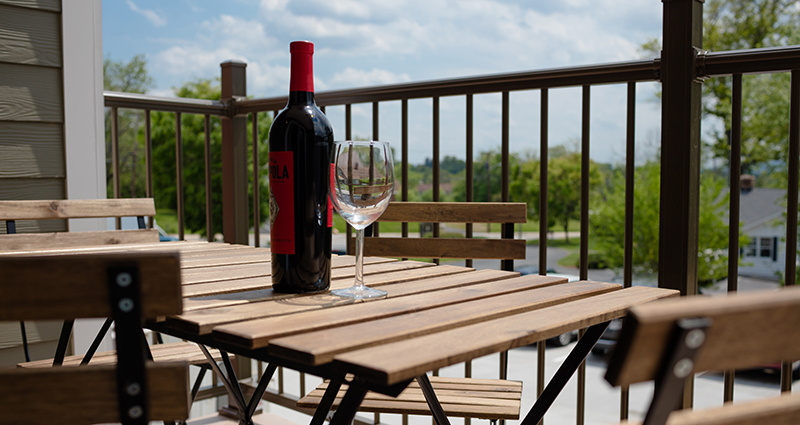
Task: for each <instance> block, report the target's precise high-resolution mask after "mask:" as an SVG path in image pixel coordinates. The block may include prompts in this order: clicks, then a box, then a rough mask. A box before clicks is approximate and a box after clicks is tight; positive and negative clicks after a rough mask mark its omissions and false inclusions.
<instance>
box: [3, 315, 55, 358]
mask: <svg viewBox="0 0 800 425" xmlns="http://www.w3.org/2000/svg"><path fill="white" fill-rule="evenodd" d="M62 323H63V322H60V321H46V322H25V333H26V334H27V338H28V347H29V349H28V351H29V352H30V355H31V360H43V359H48V358H52V357H53V354H55V352H56V346H57V345H58V336H59V335H60V334H61V325H62ZM24 361H25V353H24V351H23V350H22V332H21V331H20V326H19V322H0V367H2V366H13V365H16V364H17V363H21V362H24Z"/></svg>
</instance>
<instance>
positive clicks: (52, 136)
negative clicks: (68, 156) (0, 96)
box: [0, 121, 65, 179]
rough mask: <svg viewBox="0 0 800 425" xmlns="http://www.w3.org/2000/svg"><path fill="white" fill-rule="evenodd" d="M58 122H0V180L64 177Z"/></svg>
mask: <svg viewBox="0 0 800 425" xmlns="http://www.w3.org/2000/svg"><path fill="white" fill-rule="evenodd" d="M63 133H64V132H63V126H62V125H61V124H58V123H36V122H15V121H0V158H2V160H0V178H41V177H46V178H62V179H63V178H64V177H65V170H64V160H63V158H64V135H63Z"/></svg>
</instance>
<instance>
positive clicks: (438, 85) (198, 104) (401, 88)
mask: <svg viewBox="0 0 800 425" xmlns="http://www.w3.org/2000/svg"><path fill="white" fill-rule="evenodd" d="M698 62H699V63H698V65H700V66H701V67H702V69H703V70H704V76H708V77H715V76H725V75H732V74H750V73H768V72H787V71H791V70H792V69H800V46H786V47H771V48H762V49H748V50H733V51H726V52H710V53H707V54H705V55H701V56H700V57H699V58H698ZM660 68H661V63H660V59H658V58H656V59H649V60H637V61H629V62H616V63H608V64H600V65H587V66H577V67H569V68H553V69H545V70H538V71H526V72H514V73H505V74H494V75H485V76H478V77H465V78H453V79H447V80H433V81H423V82H418V83H403V84H391V85H381V86H372V87H362V88H355V89H345V90H332V91H325V92H319V93H317V95H316V100H317V103H318V104H319V105H320V106H326V105H343V104H349V103H366V102H376V101H392V100H403V99H420V98H430V97H435V96H458V95H465V94H481V93H497V92H503V91H515V90H531V89H541V88H546V87H547V88H557V87H575V86H582V85H596V84H617V83H627V82H636V81H658V79H659V70H660ZM104 97H105V106H107V107H118V108H131V109H149V110H156V111H168V112H184V113H193V114H211V115H224V114H226V112H227V110H226V105H225V104H224V103H223V102H220V101H216V100H204V99H187V98H168V97H157V96H148V95H142V94H134V93H120V92H110V91H107V92H104ZM286 101H287V97H286V96H278V97H269V98H261V99H244V100H240V101H237V102H235V103H234V106H233V107H234V109H235V112H236V114H247V113H252V112H264V111H275V110H279V109H282V108H283V107H284V106H285V105H286Z"/></svg>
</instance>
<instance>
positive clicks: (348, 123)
mask: <svg viewBox="0 0 800 425" xmlns="http://www.w3.org/2000/svg"><path fill="white" fill-rule="evenodd" d="M352 137H353V113H352V106H351V105H350V104H349V103H348V104H347V105H344V138H345V140H353V139H352ZM345 227H346V228H347V231H346V232H345V241H346V242H345V251H346V252H347V254H350V255H354V253H353V252H351V251H350V239H352V238H353V228H352V227H350V225H349V224H345Z"/></svg>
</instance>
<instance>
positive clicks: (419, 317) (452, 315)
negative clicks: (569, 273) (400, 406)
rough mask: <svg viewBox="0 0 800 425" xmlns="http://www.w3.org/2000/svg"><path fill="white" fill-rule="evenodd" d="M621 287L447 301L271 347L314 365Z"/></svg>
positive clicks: (590, 285) (574, 286) (577, 285)
mask: <svg viewBox="0 0 800 425" xmlns="http://www.w3.org/2000/svg"><path fill="white" fill-rule="evenodd" d="M619 289H622V286H621V285H619V284H612V283H600V282H585V281H584V282H573V283H569V284H563V285H554V286H549V287H545V288H542V287H536V286H535V287H533V288H532V289H531V290H525V291H520V292H513V293H510V294H504V295H498V296H495V297H489V298H481V299H478V300H472V301H469V302H464V303H458V304H452V305H447V306H444V307H439V308H433V309H429V310H423V311H419V312H415V313H411V314H403V315H400V316H392V317H387V318H385V319H381V320H373V321H369V322H362V323H356V324H353V325H350V326H343V327H337V328H334V329H326V330H323V331H318V332H309V333H303V334H298V335H293V336H290V337H285V338H278V339H275V340H272V341H270V342H269V353H270V354H273V355H276V356H280V357H285V358H290V359H295V360H298V361H301V362H304V363H308V364H311V365H315V366H316V365H320V364H324V363H328V362H330V361H332V360H333V357H334V355H336V354H340V353H344V352H347V351H352V350H358V349H361V348H366V347H371V346H376V345H379V344H386V343H389V342H393V341H402V340H406V339H409V338H414V337H418V336H421V335H427V334H431V333H434V332H441V331H443V330H447V329H454V328H457V327H461V326H467V325H470V324H473V323H478V322H482V321H487V320H491V319H496V318H500V317H505V316H510V315H513V314H519V313H522V312H525V311H531V310H536V309H540V308H545V307H549V306H553V305H556V304H562V303H567V302H571V301H574V300H577V299H581V298H587V297H591V296H595V295H599V294H603V293H606V292H610V291H616V290H619Z"/></svg>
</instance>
